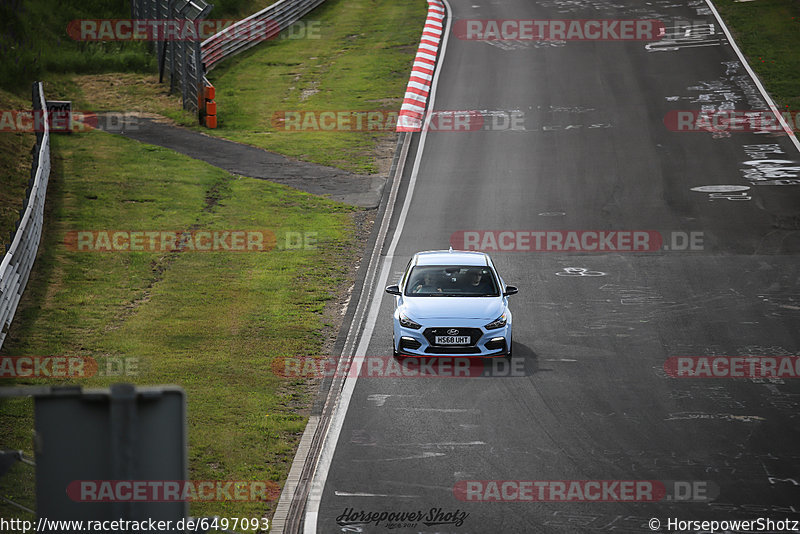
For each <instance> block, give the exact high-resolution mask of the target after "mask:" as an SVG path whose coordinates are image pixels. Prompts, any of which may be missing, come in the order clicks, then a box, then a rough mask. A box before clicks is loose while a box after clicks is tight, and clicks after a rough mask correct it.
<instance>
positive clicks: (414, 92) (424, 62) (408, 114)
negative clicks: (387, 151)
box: [397, 0, 445, 132]
mask: <svg viewBox="0 0 800 534" xmlns="http://www.w3.org/2000/svg"><path fill="white" fill-rule="evenodd" d="M444 16H445V8H444V4H443V3H442V2H441V0H428V19H427V20H426V21H425V29H424V30H423V31H422V38H421V39H420V40H419V48H418V49H417V57H416V58H415V59H414V66H413V67H412V68H411V77H410V78H409V80H408V86H406V96H405V98H403V105H402V106H401V107H400V113H399V115H398V117H397V131H398V132H419V131H420V130H421V129H422V122H423V120H422V119H423V118H424V116H425V106H426V105H427V103H428V95H429V94H430V92H431V80H433V72H434V70H435V68H436V56H437V55H438V53H439V44H440V43H441V41H442V32H443V31H444Z"/></svg>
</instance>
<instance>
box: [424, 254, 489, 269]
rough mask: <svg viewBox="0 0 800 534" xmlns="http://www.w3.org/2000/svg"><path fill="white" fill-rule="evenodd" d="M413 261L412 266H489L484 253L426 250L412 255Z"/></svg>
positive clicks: (487, 258)
mask: <svg viewBox="0 0 800 534" xmlns="http://www.w3.org/2000/svg"><path fill="white" fill-rule="evenodd" d="M414 259H415V260H416V261H415V262H414V265H470V266H472V265H474V266H480V267H486V266H487V265H489V257H488V256H487V255H486V254H485V253H483V252H475V251H467V250H426V251H424V252H417V253H416V254H414Z"/></svg>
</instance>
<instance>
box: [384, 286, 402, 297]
mask: <svg viewBox="0 0 800 534" xmlns="http://www.w3.org/2000/svg"><path fill="white" fill-rule="evenodd" d="M386 292H387V293H389V294H390V295H398V296H399V295H400V286H397V285H394V286H386Z"/></svg>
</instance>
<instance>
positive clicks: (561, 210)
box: [306, 0, 800, 533]
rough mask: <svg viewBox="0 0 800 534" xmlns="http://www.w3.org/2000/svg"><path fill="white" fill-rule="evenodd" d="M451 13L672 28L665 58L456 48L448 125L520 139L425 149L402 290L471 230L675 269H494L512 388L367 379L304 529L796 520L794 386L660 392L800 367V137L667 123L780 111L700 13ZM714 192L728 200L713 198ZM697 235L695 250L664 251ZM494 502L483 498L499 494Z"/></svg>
mask: <svg viewBox="0 0 800 534" xmlns="http://www.w3.org/2000/svg"><path fill="white" fill-rule="evenodd" d="M450 5H451V8H452V15H453V20H458V19H467V18H474V19H653V18H657V19H659V20H661V21H663V22H664V24H665V26H666V29H667V33H668V37H670V38H669V39H667V40H662V41H658V42H647V41H644V42H642V41H627V42H574V41H568V42H546V43H535V42H531V41H493V42H480V41H468V40H464V39H459V38H457V37H455V36H453V35H452V34H451V35H450V36H449V40H448V43H447V47H446V51H445V55H444V58H443V63H442V66H441V74H440V78H439V82H438V89H437V90H436V93H435V103H434V108H435V109H437V110H486V111H494V112H495V113H493V114H491V113H490V114H488V115H490V116H495V117H499V119H498V124H501V123H502V121H501V120H500V119H502V117H503V116H509V114H511V113H515V114H516V115H514V116H516V117H522V118H523V123H524V129H514V130H512V129H507V130H502V131H487V130H481V131H476V132H445V131H439V132H430V133H428V134H427V136H426V138H425V139H424V144H423V145H422V150H423V152H422V156H421V159H420V162H419V168H418V172H417V173H416V176H415V183H414V189H413V194H412V197H411V202H410V208H409V211H408V213H407V216H406V217H404V218H403V220H402V221H401V222H402V223H403V224H401V225H398V231H399V232H400V235H399V240H398V242H397V246H396V249H395V250H393V251H392V250H390V249H389V248H388V243H387V248H386V249H385V250H388V251H389V253H390V254H391V255H392V257H391V258H390V259H391V268H390V275H389V283H394V281H395V280H396V279H397V276H398V273H399V272H401V271H402V270H403V268H404V267H405V265H406V263H407V261H408V259H409V258H410V256H411V255H412V254H413V253H414V252H416V251H418V250H424V249H442V248H444V249H446V248H447V247H448V246H449V244H450V239H451V236H452V235H453V234H454V233H456V232H459V231H463V230H468V231H486V230H497V231H500V230H512V231H517V230H519V231H523V230H527V231H533V230H537V231H544V230H653V231H658V232H660V234H661V235H662V236H663V237H664V243H663V245H664V246H665V247H666V248H664V247H662V248H661V250H659V251H656V252H633V253H631V252H604V253H598V252H594V253H576V252H558V251H551V252H526V251H501V252H493V253H492V257H493V258H494V260H495V263H496V265H497V266H498V268H499V270H500V272H501V274H502V275H503V276H504V278H505V279H506V281H507V282H508V283H509V284H514V285H517V286H518V287H519V288H520V293H519V294H518V295H516V296H514V297H512V306H513V307H512V309H513V313H514V333H515V355H514V359H515V360H516V361H517V362H521V366H522V367H521V368H520V369H521V371H520V372H518V373H516V374H517V375H518V376H513V377H499V376H496V377H491V378H470V379H453V378H406V379H403V378H359V379H358V380H357V382H356V383H355V389H354V390H353V392H352V396H351V397H350V398H349V405H348V407H347V411H346V417H345V418H344V422H343V425H342V426H341V431H340V433H339V434H338V441H336V442H335V450H334V449H333V443H330V444H329V446H328V452H329V453H332V460H331V461H330V462H329V463H330V467H329V469H327V468H325V467H324V465H323V467H322V469H321V471H320V472H318V476H317V481H318V482H320V483H322V482H324V489H323V490H322V492H321V500H317V501H316V502H312V501H313V498H312V501H309V506H308V509H309V510H310V511H312V512H313V511H318V516H317V517H316V524H313V523H314V521H313V518H314V517H313V515H307V516H306V518H307V521H306V531H307V532H308V531H313V530H314V527H316V531H318V532H325V533H329V532H384V531H387V530H389V527H390V526H391V525H389V524H388V523H387V521H385V520H384V521H377V522H376V521H372V522H371V523H368V524H359V525H356V524H353V525H343V524H338V523H337V517H340V516H341V515H342V514H343V512H345V511H346V510H347V509H351V510H350V511H351V512H353V511H355V512H361V511H363V512H384V511H385V512H403V511H405V512H411V511H420V510H421V511H423V512H424V513H428V511H429V510H430V509H431V508H441V509H442V511H443V512H445V513H446V512H456V511H460V512H466V513H467V514H468V515H467V516H466V517H465V519H464V521H463V524H448V523H446V522H445V523H443V524H438V525H426V524H424V523H423V522H422V521H410V522H408V523H412V526H402V525H400V526H399V527H400V528H396V529H393V531H395V532H431V533H432V532H452V533H464V532H564V533H568V532H600V531H613V532H617V533H628V532H631V533H634V532H649V531H650V529H649V527H648V521H649V520H650V519H651V518H653V517H655V518H658V519H660V521H661V523H662V525H663V526H662V530H665V527H666V525H667V519H668V518H670V517H672V518H677V519H681V520H690V519H696V520H712V519H718V520H719V519H756V518H758V517H765V518H767V517H768V518H771V519H773V520H778V519H785V518H790V519H795V520H798V519H800V447H798V443H800V424H798V423H800V419H798V414H799V413H800V411H799V410H798V407H799V406H800V405H799V404H798V401H800V381H798V380H791V379H788V378H787V379H784V380H777V379H770V380H764V379H758V378H752V379H751V378H739V379H726V378H716V379H708V378H671V377H669V376H668V375H667V373H666V372H665V362H667V361H668V359H669V358H671V357H675V356H737V355H748V356H786V355H800V276H799V274H800V271H799V270H798V260H799V259H800V256H798V252H799V251H800V231H798V227H799V226H800V224H799V222H798V221H800V217H799V216H800V186H798V185H789V184H791V183H792V179H793V178H794V179H795V181H796V180H797V177H798V175H800V154H798V149H797V148H796V147H795V146H794V144H793V142H792V140H791V139H790V138H789V137H788V136H786V135H778V134H775V133H742V132H736V133H732V134H730V135H725V134H712V133H709V132H699V133H688V132H673V131H670V130H669V129H668V128H667V126H666V124H665V120H664V119H665V117H666V116H667V115H668V113H669V112H670V111H676V110H689V111H700V110H701V109H703V106H713V109H723V110H725V109H734V110H751V109H759V108H764V107H765V103H764V100H763V98H762V97H761V96H760V94H759V91H758V90H757V88H756V86H755V84H754V83H753V81H752V80H751V78H750V77H749V75H748V74H747V72H746V70H745V67H744V66H743V65H742V64H741V63H740V62H739V60H738V59H737V55H736V53H735V51H734V49H733V48H732V47H731V46H730V44H729V43H728V42H727V40H726V39H725V36H724V34H723V33H722V29H721V28H720V26H719V24H717V22H716V20H715V18H714V16H713V13H711V12H710V11H709V8H708V6H707V5H706V4H705V3H704V2H699V1H696V0H691V1H689V0H652V1H650V2H647V3H645V2H641V1H640V0H616V1H615V2H605V1H598V0H539V1H537V2H530V1H524V0H504V1H503V2H485V1H483V0H470V1H463V0H451V1H450ZM681 21H682V22H681ZM687 25H689V26H691V27H690V28H683V27H684V26H687ZM709 25H710V26H709ZM676 26H679V28H677V29H676V28H675V27H676ZM706 109H709V108H706ZM667 122H668V121H667ZM411 163H413V162H411V161H410V162H409V164H408V165H407V166H406V171H407V172H406V174H405V176H404V180H405V181H409V180H410V179H411V178H410V174H411V171H412V167H413V166H412V164H411ZM780 180H783V182H780ZM764 182H771V183H770V185H756V184H757V183H764ZM778 183H783V184H786V185H778ZM723 185H726V186H732V187H728V188H711V189H709V190H706V189H708V188H707V187H706V186H723ZM698 187H699V188H703V189H701V190H700V191H693V190H692V189H693V188H698ZM748 187H749V189H747V188H748ZM719 189H722V190H723V191H724V190H732V191H730V192H728V193H725V192H722V193H720V192H719V191H718V190H719ZM715 191H716V192H715ZM726 195H727V196H726ZM400 205H402V198H401V199H400V202H399V204H398V208H397V210H396V211H398V212H399V211H400ZM673 232H677V234H673ZM691 233H695V234H694V236H695V247H694V248H696V249H697V250H673V249H675V248H679V249H680V248H682V245H684V243H685V242H686V239H685V237H686V236H687V235H690V234H691ZM699 233H702V245H701V244H700V241H698V239H699V238H700V235H701V234H699ZM481 235H483V234H481ZM673 241H674V242H673ZM489 244H490V243H489ZM506 244H508V241H506ZM570 268H574V269H570ZM580 269H585V270H580ZM559 274H560V275H561V276H559ZM581 274H583V276H581ZM587 274H594V275H595V276H586V275H587ZM378 297H379V298H381V299H382V301H381V303H380V310H379V313H378V314H377V322H375V323H374V324H375V327H374V330H370V329H369V328H368V325H362V326H360V328H366V331H367V332H368V334H369V335H370V336H371V337H370V339H369V345H368V349H367V350H366V354H368V355H387V354H390V344H391V312H392V307H393V302H392V300H391V299H390V298H388V296H387V295H384V294H382V293H378ZM374 319H375V317H372V318H368V320H367V323H369V322H370V321H371V320H372V321H374ZM323 464H324V462H323ZM470 480H479V481H480V480H484V481H485V480H537V481H573V480H578V481H581V480H635V481H646V480H657V481H661V483H662V484H664V487H665V488H666V489H667V490H668V491H669V492H670V493H674V492H675V491H676V490H675V487H676V486H675V484H674V483H671V482H669V481H679V484H678V490H681V489H682V488H685V487H686V484H680V482H685V483H689V484H695V487H696V488H698V490H700V489H705V490H706V492H707V493H708V494H711V495H712V496H713V497H714V500H713V501H711V502H683V501H680V502H678V501H676V500H675V499H672V500H669V499H667V498H664V499H662V500H661V501H660V502H657V503H644V502H520V503H507V502H473V501H470V502H465V501H462V500H459V499H458V498H457V496H456V494H455V493H454V487H456V486H457V484H458V483H459V481H470ZM462 484H465V483H464V482H462ZM481 487H482V488H483V489H482V490H480V491H478V492H477V493H475V492H474V491H473V493H471V495H472V497H474V496H475V495H483V496H486V495H487V493H486V491H484V490H486V489H488V487H486V486H481ZM471 488H472V490H475V488H476V486H471ZM509 488H510V486H506V490H507V493H508V491H510V489H509ZM491 495H492V494H491V492H489V493H488V496H490V497H491ZM509 495H510V494H509ZM681 495H682V494H681ZM462 496H464V495H462ZM677 496H680V495H677ZM700 496H701V495H700ZM556 500H558V499H556ZM457 517H458V515H457V514H451V516H450V517H449V519H452V520H455V519H457ZM447 519H448V518H445V519H444V520H445V521H446V520H447Z"/></svg>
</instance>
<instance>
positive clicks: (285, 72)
mask: <svg viewBox="0 0 800 534" xmlns="http://www.w3.org/2000/svg"><path fill="white" fill-rule="evenodd" d="M426 13H427V4H426V2H425V1H424V0H413V1H408V2H395V1H390V0H329V1H328V2H326V3H324V4H323V5H322V6H320V7H319V8H317V9H316V10H315V11H313V12H312V13H311V14H309V15H307V16H306V18H305V25H306V26H305V27H306V28H309V35H307V36H306V38H302V39H289V38H285V39H277V40H274V41H270V42H267V43H264V44H262V45H259V46H258V47H255V48H253V49H251V50H249V51H247V52H244V53H242V54H240V55H239V56H235V57H233V58H231V59H229V60H226V61H225V62H223V63H221V64H220V66H219V67H217V68H216V69H215V70H213V71H211V73H210V75H209V79H210V80H211V82H212V83H213V84H214V86H215V88H216V90H217V96H216V101H217V117H218V123H219V126H218V128H217V129H216V130H206V131H207V133H210V134H212V135H219V136H223V137H226V138H228V139H231V140H234V141H239V142H242V143H247V144H251V145H254V146H258V147H262V148H265V149H267V150H272V151H275V152H280V153H282V154H286V155H288V156H292V157H295V158H298V159H304V160H309V161H313V162H315V163H320V164H323V165H330V166H335V167H340V168H343V169H347V170H350V171H353V172H359V173H365V174H369V173H375V172H377V167H376V164H375V161H374V156H373V154H374V147H375V145H376V144H377V143H379V142H380V141H381V140H385V139H386V138H387V137H388V136H392V135H393V133H392V132H388V133H387V132H377V133H376V132H344V133H343V132H320V131H308V132H287V131H282V130H280V129H279V128H276V126H275V125H274V124H273V123H272V117H273V114H274V113H275V112H278V111H297V110H317V111H319V110H334V111H340V110H387V111H388V110H390V111H397V110H399V108H400V103H401V102H402V97H403V94H404V93H405V86H406V83H407V82H408V75H409V72H410V71H411V63H412V62H413V58H414V54H415V52H416V46H417V44H418V42H419V36H420V33H421V29H422V25H423V24H424V21H425V15H426ZM312 24H314V26H312ZM311 29H313V31H314V33H311V31H312V30H311ZM312 37H319V38H312Z"/></svg>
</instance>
